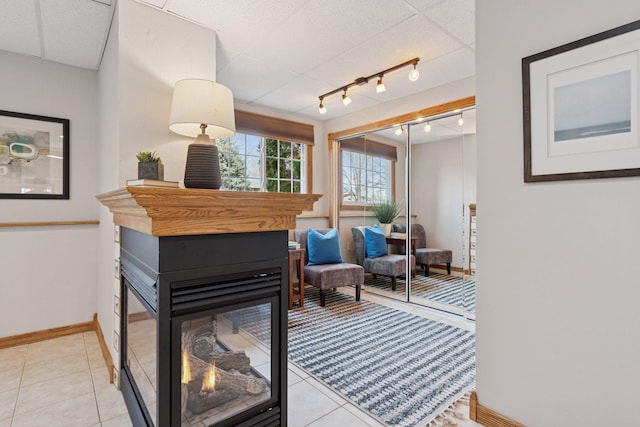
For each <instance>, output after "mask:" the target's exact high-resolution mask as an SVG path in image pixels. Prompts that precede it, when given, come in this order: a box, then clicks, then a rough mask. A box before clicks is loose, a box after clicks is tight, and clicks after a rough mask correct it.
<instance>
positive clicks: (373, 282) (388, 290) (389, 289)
mask: <svg viewBox="0 0 640 427" xmlns="http://www.w3.org/2000/svg"><path fill="white" fill-rule="evenodd" d="M406 135H407V132H406V128H405V127H403V129H402V132H401V133H399V134H398V135H396V132H395V129H394V128H389V129H382V130H378V131H375V132H371V133H369V134H366V135H358V136H355V137H351V138H345V139H343V140H341V141H339V150H340V162H341V165H340V169H341V183H340V188H341V193H342V194H341V197H342V201H341V207H340V213H341V214H340V235H341V236H342V237H343V239H344V241H345V242H346V245H344V246H345V247H346V249H347V253H348V254H350V258H349V261H350V262H356V263H360V264H362V265H363V266H364V267H365V269H366V271H367V274H366V275H365V283H364V290H365V291H367V292H371V293H376V294H379V295H384V296H387V297H391V298H395V299H399V300H402V301H406V300H407V287H406V281H405V266H404V262H403V260H404V257H405V255H404V253H405V252H404V241H403V240H401V239H400V238H394V236H396V237H397V235H399V234H401V233H398V232H395V231H394V227H395V228H396V229H397V228H398V227H403V226H404V224H405V221H406V219H405V215H404V212H405V210H404V203H405V198H404V195H405V176H406V173H405V150H404V147H405V141H406ZM366 228H369V230H365V229H366ZM354 229H356V230H355V233H356V234H355V235H354ZM358 233H360V234H358ZM374 233H375V234H377V236H374ZM367 234H370V236H367ZM367 237H371V239H367ZM375 237H377V239H376V238H375ZM368 240H370V241H372V242H374V241H377V242H378V243H377V245H376V247H375V248H374V247H367V241H368ZM372 250H373V252H371V251H372ZM385 255H395V256H394V257H385ZM365 258H369V259H375V258H380V259H379V260H377V262H376V263H374V264H375V265H373V266H372V265H368V264H366V263H365V261H364V259H365ZM383 259H384V261H383ZM398 259H399V260H400V261H398Z"/></svg>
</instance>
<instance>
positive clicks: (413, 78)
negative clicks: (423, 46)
mask: <svg viewBox="0 0 640 427" xmlns="http://www.w3.org/2000/svg"><path fill="white" fill-rule="evenodd" d="M417 65H418V61H416V62H414V63H413V70H411V72H410V73H409V80H411V81H412V82H415V81H416V80H418V77H420V72H419V71H418V70H416V66H417Z"/></svg>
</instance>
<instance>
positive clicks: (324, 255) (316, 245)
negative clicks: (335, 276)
mask: <svg viewBox="0 0 640 427" xmlns="http://www.w3.org/2000/svg"><path fill="white" fill-rule="evenodd" d="M307 249H308V251H309V262H308V263H307V265H318V264H338V263H341V262H344V261H343V260H342V255H341V254H340V236H339V235H338V229H336V228H334V229H332V230H331V231H329V232H328V233H327V234H322V233H318V232H317V231H316V230H314V229H313V228H310V229H309V234H308V235H307Z"/></svg>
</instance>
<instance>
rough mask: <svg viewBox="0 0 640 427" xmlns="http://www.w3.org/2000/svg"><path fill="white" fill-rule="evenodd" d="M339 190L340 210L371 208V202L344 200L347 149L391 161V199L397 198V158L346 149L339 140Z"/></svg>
mask: <svg viewBox="0 0 640 427" xmlns="http://www.w3.org/2000/svg"><path fill="white" fill-rule="evenodd" d="M338 146H339V148H338V182H337V184H338V190H339V195H340V200H339V203H338V208H339V209H340V211H362V210H367V211H369V210H371V203H366V202H364V203H363V202H354V203H345V201H344V197H343V191H342V189H343V188H344V187H343V179H344V164H343V160H342V159H343V153H344V152H345V151H347V152H352V153H355V154H362V155H365V156H372V157H377V158H381V159H383V160H388V161H389V162H390V168H389V169H390V171H389V175H390V178H391V184H390V194H391V196H390V197H391V199H395V197H396V162H397V160H392V159H387V158H385V157H383V156H376V155H374V154H367V153H358V152H355V151H352V150H345V149H344V148H343V146H342V143H341V142H340V141H338Z"/></svg>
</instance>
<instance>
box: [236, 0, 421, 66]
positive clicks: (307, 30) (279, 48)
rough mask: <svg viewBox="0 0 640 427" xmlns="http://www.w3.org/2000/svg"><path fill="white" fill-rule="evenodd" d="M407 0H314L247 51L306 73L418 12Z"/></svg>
mask: <svg viewBox="0 0 640 427" xmlns="http://www.w3.org/2000/svg"><path fill="white" fill-rule="evenodd" d="M414 13H415V12H414V10H413V9H412V8H411V7H409V6H408V5H407V4H406V3H405V2H404V1H403V0H387V1H384V2H377V3H376V5H375V7H372V5H371V1H370V0H350V1H348V2H345V1H344V0H328V1H323V2H310V3H308V4H307V5H306V6H305V7H304V8H301V9H299V10H298V11H296V13H294V14H292V15H291V16H290V17H289V18H288V19H287V20H286V21H285V22H283V23H282V25H279V26H275V27H271V28H269V31H268V32H265V33H263V34H262V37H261V38H260V39H259V40H257V41H256V42H254V43H252V44H251V46H250V47H249V48H248V49H247V51H246V53H247V54H249V55H252V56H255V57H256V58H259V59H262V60H263V61H271V60H273V59H275V58H277V60H278V61H279V62H280V63H281V64H282V67H283V68H286V69H289V70H291V71H294V72H298V73H304V72H306V71H308V70H310V69H312V68H315V67H316V66H318V65H319V64H321V63H323V62H325V61H326V60H328V59H330V58H333V57H336V56H338V55H340V53H342V52H345V51H348V50H350V49H353V48H354V47H356V46H358V45H359V44H361V43H363V42H364V41H366V40H368V39H370V38H372V37H375V36H376V35H378V34H380V33H382V32H384V31H386V30H387V29H388V28H390V27H395V26H396V25H397V24H398V23H399V22H402V21H404V20H406V19H408V18H409V17H411V16H412V15H413V14H414Z"/></svg>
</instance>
